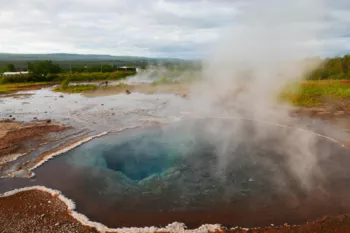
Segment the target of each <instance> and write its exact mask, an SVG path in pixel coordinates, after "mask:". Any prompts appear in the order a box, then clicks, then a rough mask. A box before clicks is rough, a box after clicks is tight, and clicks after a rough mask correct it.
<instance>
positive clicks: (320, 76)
mask: <svg viewBox="0 0 350 233" xmlns="http://www.w3.org/2000/svg"><path fill="white" fill-rule="evenodd" d="M320 64H321V65H319V66H318V67H317V68H316V69H314V70H313V71H312V72H310V73H309V74H308V75H307V77H306V78H307V79H309V80H327V79H338V80H340V79H350V55H349V54H347V55H344V56H343V57H333V58H327V59H325V60H323V61H321V63H320Z"/></svg>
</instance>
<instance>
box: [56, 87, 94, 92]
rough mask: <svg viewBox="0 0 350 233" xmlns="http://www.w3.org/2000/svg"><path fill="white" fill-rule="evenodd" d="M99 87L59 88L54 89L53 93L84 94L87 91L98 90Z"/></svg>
mask: <svg viewBox="0 0 350 233" xmlns="http://www.w3.org/2000/svg"><path fill="white" fill-rule="evenodd" d="M97 88H98V87H97V86H96V85H74V86H68V87H62V86H58V87H55V88H54V89H53V91H57V92H64V93H83V92H86V91H93V90H96V89H97Z"/></svg>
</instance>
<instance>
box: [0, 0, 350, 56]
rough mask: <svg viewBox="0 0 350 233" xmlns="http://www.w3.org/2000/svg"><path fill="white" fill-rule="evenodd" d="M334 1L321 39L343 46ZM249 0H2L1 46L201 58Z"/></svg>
mask: <svg viewBox="0 0 350 233" xmlns="http://www.w3.org/2000/svg"><path fill="white" fill-rule="evenodd" d="M328 3H329V4H328V6H329V12H328V14H327V15H326V16H325V17H324V21H322V22H317V23H318V24H320V25H321V26H323V27H325V28H326V30H324V32H325V33H324V34H322V35H320V41H321V42H322V43H325V44H327V48H329V49H330V50H333V51H337V52H338V51H341V47H340V46H344V43H343V42H342V43H340V44H339V43H338V45H337V44H334V46H333V45H332V43H336V41H337V39H338V38H342V41H344V40H345V41H349V33H348V31H349V30H348V29H349V26H348V25H349V23H350V19H349V18H348V17H347V16H348V15H350V3H348V1H347V0H336V1H331V2H328ZM251 4H263V1H261V0H249V1H245V0H186V1H185V0H155V1H143V0H128V1H127V0H60V1H56V0H12V1H6V2H5V1H4V2H3V3H2V6H1V8H0V33H1V35H2V36H1V37H0V52H31V53H35V52H47V53H49V52H57V51H60V52H71V53H75V52H79V53H107V54H116V55H136V56H164V57H185V58H191V57H198V56H202V55H204V54H205V51H206V49H207V48H209V47H211V46H212V45H214V44H215V43H217V41H218V39H219V38H220V37H221V36H223V35H224V34H225V32H226V31H228V30H229V29H230V28H235V27H241V26H244V25H241V18H242V16H244V15H245V14H246V13H247V9H249V8H247V6H249V5H251ZM270 7H271V9H273V6H270ZM275 10H278V9H275ZM248 13H249V12H248ZM301 20H302V19H301ZM311 27H312V25H311V26H310V29H311ZM325 41H326V42H325ZM14 50H15V51H14ZM345 50H346V49H345V48H344V51H345Z"/></svg>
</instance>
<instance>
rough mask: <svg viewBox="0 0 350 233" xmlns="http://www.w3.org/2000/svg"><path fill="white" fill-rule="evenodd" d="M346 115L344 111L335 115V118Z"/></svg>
mask: <svg viewBox="0 0 350 233" xmlns="http://www.w3.org/2000/svg"><path fill="white" fill-rule="evenodd" d="M344 114H345V112H344V111H338V112H336V113H334V115H335V116H342V115H344Z"/></svg>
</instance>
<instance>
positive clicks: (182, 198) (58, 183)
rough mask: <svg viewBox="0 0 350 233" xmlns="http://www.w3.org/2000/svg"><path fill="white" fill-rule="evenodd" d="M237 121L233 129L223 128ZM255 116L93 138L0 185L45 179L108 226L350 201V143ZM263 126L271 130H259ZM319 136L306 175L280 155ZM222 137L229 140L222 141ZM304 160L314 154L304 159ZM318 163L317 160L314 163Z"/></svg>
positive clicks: (292, 211)
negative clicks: (290, 143)
mask: <svg viewBox="0 0 350 233" xmlns="http://www.w3.org/2000/svg"><path fill="white" fill-rule="evenodd" d="M228 129H230V130H231V131H232V133H230V134H229V135H228V134H225V140H223V136H222V135H223V133H222V132H224V131H226V132H227V130H228ZM292 131H293V132H294V131H298V130H296V129H291V128H288V127H282V126H277V125H272V124H266V123H259V122H254V121H248V120H213V119H212V120H190V121H183V122H180V123H175V124H170V125H166V126H153V127H145V128H136V129H130V130H125V131H122V132H119V133H111V134H108V135H106V136H103V137H101V138H96V139H94V140H92V141H90V142H88V143H85V144H83V145H81V146H79V147H77V148H75V149H73V150H71V151H69V152H67V153H65V154H62V155H60V156H57V157H55V158H54V159H52V160H50V161H48V162H46V163H45V164H43V165H42V166H40V167H39V168H37V169H35V170H34V172H35V174H36V176H35V177H34V178H31V179H12V180H10V181H9V180H8V179H6V180H1V181H0V189H1V190H0V191H7V190H10V189H14V188H19V187H24V186H32V185H44V186H46V187H49V188H53V189H58V190H60V191H62V192H63V194H64V195H65V196H67V197H68V198H71V199H73V200H74V201H75V202H76V204H77V211H78V212H81V213H83V214H85V215H86V216H87V217H89V218H90V219H91V220H94V221H98V222H101V223H103V224H105V225H107V226H109V227H130V226H134V227H135V226H139V227H141V226H165V225H167V224H169V223H172V222H175V221H176V222H183V223H185V224H186V225H187V226H188V227H190V228H194V227H198V226H200V225H202V224H205V223H219V224H223V225H225V226H237V225H238V226H244V227H254V226H266V225H270V224H284V223H289V224H300V223H305V222H306V221H310V220H316V219H318V218H322V217H323V216H325V215H338V214H344V213H347V212H346V210H348V209H349V208H350V198H349V194H350V186H349V185H346V184H349V182H350V169H348V166H347V164H350V157H349V156H348V155H349V152H348V150H347V149H345V148H343V147H342V146H341V145H339V144H338V143H336V142H333V141H331V140H329V139H327V138H324V137H321V136H314V135H313V133H310V132H306V131H300V132H298V133H296V134H295V132H294V134H293V133H292ZM261 132H265V133H266V135H269V136H268V137H258V136H257V135H259V134H260V133H261ZM291 135H296V137H298V135H299V136H301V135H311V136H312V137H305V138H309V139H308V140H310V138H316V140H315V141H314V143H313V144H314V145H313V146H314V147H315V148H316V153H315V154H316V155H317V161H316V165H315V166H316V167H317V170H318V171H319V173H320V174H318V175H316V173H315V174H314V173H313V172H311V171H310V172H309V173H308V182H307V184H305V183H303V182H302V181H303V179H300V177H298V175H297V174H296V173H295V171H294V170H293V169H292V168H291V166H290V158H289V157H288V156H286V155H285V154H283V151H284V150H279V149H278V148H283V146H284V144H283V143H284V140H285V138H286V137H288V136H289V137H290V136H291ZM223 141H225V143H222V142H223ZM299 163H300V166H302V165H303V163H307V161H306V160H305V161H304V160H300V161H299ZM309 169H310V170H312V169H313V168H311V167H310V168H309Z"/></svg>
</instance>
